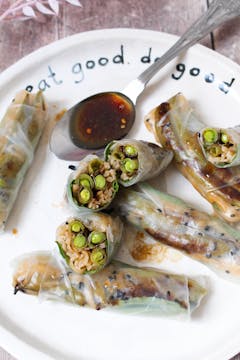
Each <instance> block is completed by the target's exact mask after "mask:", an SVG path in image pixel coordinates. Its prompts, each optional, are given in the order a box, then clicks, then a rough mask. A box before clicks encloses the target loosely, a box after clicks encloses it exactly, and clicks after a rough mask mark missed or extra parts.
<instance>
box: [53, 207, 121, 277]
mask: <svg viewBox="0 0 240 360" xmlns="http://www.w3.org/2000/svg"><path fill="white" fill-rule="evenodd" d="M122 231H123V224H122V222H121V220H120V219H119V217H112V216H110V215H107V214H103V213H92V214H85V215H84V216H82V217H75V218H69V219H68V220H67V221H66V222H65V223H64V224H62V225H60V226H59V227H58V229H57V234H56V243H57V244H58V248H59V252H60V254H61V255H62V257H63V258H64V260H65V262H66V263H67V264H68V265H69V266H70V268H71V269H72V270H73V271H75V272H77V273H80V274H83V273H94V272H98V271H100V270H101V269H102V268H104V267H105V266H106V265H107V264H108V263H109V262H110V260H111V259H112V257H113V255H114V254H115V253H116V250H117V249H118V246H119V244H120V240H121V237H122Z"/></svg>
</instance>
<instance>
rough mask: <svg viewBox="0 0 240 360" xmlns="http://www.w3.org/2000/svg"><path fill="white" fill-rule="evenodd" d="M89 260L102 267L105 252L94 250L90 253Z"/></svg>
mask: <svg viewBox="0 0 240 360" xmlns="http://www.w3.org/2000/svg"><path fill="white" fill-rule="evenodd" d="M90 258H91V260H92V262H93V263H95V264H98V265H103V264H104V263H105V258H106V252H105V250H103V249H94V250H93V251H92V252H91V255H90Z"/></svg>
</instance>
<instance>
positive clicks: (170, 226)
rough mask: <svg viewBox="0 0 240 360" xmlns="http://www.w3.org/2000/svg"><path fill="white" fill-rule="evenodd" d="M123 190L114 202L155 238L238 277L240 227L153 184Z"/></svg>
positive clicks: (128, 218)
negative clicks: (201, 209) (154, 186)
mask: <svg viewBox="0 0 240 360" xmlns="http://www.w3.org/2000/svg"><path fill="white" fill-rule="evenodd" d="M139 188H140V189H141V191H142V192H137V191H133V190H125V191H122V192H121V194H120V195H119V196H118V198H117V201H116V202H115V206H116V208H117V209H118V211H120V213H121V215H122V216H124V217H125V219H126V220H127V221H128V222H129V223H131V224H133V225H135V226H137V227H138V228H140V229H142V230H144V231H146V232H147V233H148V234H150V235H151V236H152V237H153V238H154V239H156V240H159V241H161V242H162V243H164V244H166V245H169V246H172V247H174V248H176V249H178V250H181V251H183V252H184V253H185V254H187V255H189V256H190V257H191V258H193V259H195V260H198V261H200V262H202V263H204V264H206V265H207V266H209V267H210V268H212V269H213V270H215V271H216V272H218V273H221V274H224V276H227V277H229V278H232V279H233V278H235V279H238V280H240V231H239V230H236V229H235V228H234V227H232V226H231V225H229V224H228V223H226V222H224V221H223V220H222V219H219V218H218V217H214V216H210V215H209V214H207V213H205V212H202V211H198V210H196V209H194V208H192V207H191V206H190V205H188V204H187V203H185V202H184V201H183V200H181V199H179V198H177V197H175V196H171V195H169V194H166V193H163V192H161V191H158V190H156V189H154V188H152V187H151V186H150V185H148V184H144V183H143V184H141V185H140V186H139Z"/></svg>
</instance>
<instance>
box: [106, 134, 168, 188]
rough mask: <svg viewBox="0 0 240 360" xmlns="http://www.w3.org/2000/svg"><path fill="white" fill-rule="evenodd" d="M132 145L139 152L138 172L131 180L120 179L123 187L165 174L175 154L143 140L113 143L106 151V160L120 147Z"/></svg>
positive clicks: (126, 140) (125, 140)
mask: <svg viewBox="0 0 240 360" xmlns="http://www.w3.org/2000/svg"><path fill="white" fill-rule="evenodd" d="M126 145H131V146H133V147H134V148H135V149H136V150H137V154H138V157H137V159H138V170H137V172H136V174H134V175H133V177H132V178H130V179H129V180H123V179H121V178H118V182H119V184H121V185H122V186H125V187H127V186H131V185H134V184H136V183H138V182H140V181H145V180H148V179H151V178H154V177H156V176H157V175H159V174H160V173H161V172H163V171H164V170H165V169H166V168H167V166H168V165H169V164H170V162H171V161H172V159H173V152H172V151H170V150H164V149H163V148H161V147H160V146H158V145H156V144H154V143H150V142H147V141H143V140H134V139H124V140H119V141H113V142H111V143H110V144H109V145H108V146H107V147H106V149H105V159H106V160H109V156H110V155H111V153H112V152H113V151H116V150H117V149H118V148H119V147H123V146H126Z"/></svg>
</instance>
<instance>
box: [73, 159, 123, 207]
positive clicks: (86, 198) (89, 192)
mask: <svg viewBox="0 0 240 360" xmlns="http://www.w3.org/2000/svg"><path fill="white" fill-rule="evenodd" d="M117 191H118V184H117V180H116V172H115V170H114V169H112V168H111V166H110V164H109V163H108V162H106V161H102V160H101V159H99V158H94V159H93V160H91V161H89V162H88V164H87V165H86V166H85V168H84V169H81V168H79V169H78V170H77V171H75V172H74V173H73V174H72V176H70V180H69V182H68V185H67V197H68V200H69V202H70V204H72V205H74V206H75V207H77V209H79V210H80V209H84V208H85V209H90V210H92V211H99V210H101V209H104V208H105V207H107V206H108V205H109V204H110V203H111V201H112V200H113V198H114V197H115V194H116V193H117Z"/></svg>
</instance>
